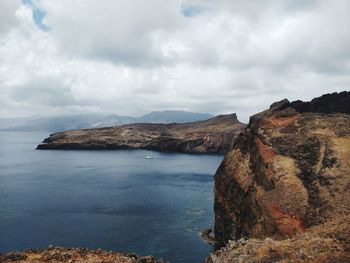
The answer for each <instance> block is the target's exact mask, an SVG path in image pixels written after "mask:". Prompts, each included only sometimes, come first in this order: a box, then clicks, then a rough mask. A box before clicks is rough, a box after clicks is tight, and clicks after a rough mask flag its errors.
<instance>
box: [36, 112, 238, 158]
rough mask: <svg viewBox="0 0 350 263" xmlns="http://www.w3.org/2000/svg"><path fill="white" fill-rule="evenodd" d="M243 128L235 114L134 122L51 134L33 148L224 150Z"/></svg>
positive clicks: (213, 151)
mask: <svg viewBox="0 0 350 263" xmlns="http://www.w3.org/2000/svg"><path fill="white" fill-rule="evenodd" d="M244 127H245V125H244V124H242V123H240V122H239V121H238V120H237V116H236V114H231V115H220V116H217V117H214V118H211V119H209V120H205V121H197V122H190V123H181V124H179V123H171V124H151V123H135V124H128V125H123V126H118V127H108V128H99V129H83V130H72V131H65V132H58V133H54V134H51V135H50V137H48V138H46V139H45V140H44V143H43V144H40V145H38V147H37V149H126V148H128V149H150V150H160V151H179V152H201V153H225V152H227V151H228V150H229V149H231V148H232V146H233V143H234V140H235V138H236V136H237V135H238V134H239V133H240V132H241V131H242V129H243V128H244Z"/></svg>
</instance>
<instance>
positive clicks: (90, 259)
mask: <svg viewBox="0 0 350 263" xmlns="http://www.w3.org/2000/svg"><path fill="white" fill-rule="evenodd" d="M0 262H3V263H54V262H55V263H67V262H75V263H96V262H106V263H107V262H113V263H163V262H164V261H163V260H157V259H155V258H154V257H151V256H146V257H138V256H136V255H135V254H126V253H118V252H108V251H103V250H100V249H99V250H89V249H86V248H62V247H49V248H47V249H45V250H34V249H32V250H27V251H24V252H12V253H7V254H3V255H1V254H0Z"/></svg>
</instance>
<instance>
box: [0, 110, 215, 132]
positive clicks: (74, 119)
mask: <svg viewBox="0 0 350 263" xmlns="http://www.w3.org/2000/svg"><path fill="white" fill-rule="evenodd" d="M212 117H213V115H210V114H207V113H194V112H187V111H172V110H167V111H154V112H151V113H149V114H145V115H143V116H141V117H131V116H120V115H103V114H81V115H69V116H52V117H23V118H0V130H12V131H49V132H54V131H66V130H75V129H84V128H101V127H109V126H120V125H123V124H130V123H172V122H176V123H185V122H193V121H200V120H207V119H210V118H212Z"/></svg>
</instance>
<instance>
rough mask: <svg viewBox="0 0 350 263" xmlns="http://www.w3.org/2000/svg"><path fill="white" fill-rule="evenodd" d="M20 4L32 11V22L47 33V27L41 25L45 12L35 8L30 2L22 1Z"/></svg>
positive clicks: (30, 0)
mask: <svg viewBox="0 0 350 263" xmlns="http://www.w3.org/2000/svg"><path fill="white" fill-rule="evenodd" d="M22 2H23V3H24V4H26V5H28V6H29V7H30V8H32V10H33V20H34V22H35V24H36V25H37V26H38V27H39V29H40V30H42V31H45V32H46V31H49V29H50V28H49V27H48V26H47V25H45V24H44V23H43V18H44V17H45V15H46V12H45V11H44V10H42V9H40V8H38V7H37V6H35V5H34V4H33V1H32V0H22Z"/></svg>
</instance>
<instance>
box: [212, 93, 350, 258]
mask: <svg viewBox="0 0 350 263" xmlns="http://www.w3.org/2000/svg"><path fill="white" fill-rule="evenodd" d="M349 106H350V92H342V93H333V94H327V95H324V96H322V97H320V98H316V99H314V100H312V101H311V102H301V101H296V102H289V101H288V100H283V101H281V102H278V103H274V104H272V105H271V107H270V109H268V110H266V111H264V112H261V113H259V114H256V115H254V116H252V117H251V119H250V123H249V125H248V127H247V129H246V130H245V131H244V133H242V134H241V135H240V136H239V137H238V138H237V140H236V142H235V146H234V148H233V149H232V150H230V151H229V152H228V153H227V154H226V156H225V159H224V161H223V162H222V164H221V165H220V167H219V169H218V170H217V172H216V175H215V204H214V210H215V229H214V232H215V239H216V242H217V246H218V247H222V246H225V245H226V244H227V242H228V241H229V240H239V239H241V238H249V240H246V241H244V242H243V243H239V242H231V243H230V244H229V245H228V246H227V247H225V248H222V249H221V250H219V251H217V252H216V253H214V254H212V255H211V256H210V257H209V258H208V262H212V263H213V262H278V261H282V260H283V259H293V258H295V260H296V261H298V260H300V261H308V260H309V261H310V262H328V261H329V262H330V261H332V262H334V261H335V262H346V260H349V259H350V223H349V222H350V221H349V219H350V216H349V215H350V108H349ZM266 238H267V239H266ZM288 238H290V239H288ZM244 255H245V256H244ZM243 257H245V258H243ZM240 258H241V259H240ZM247 259H249V260H248V261H244V260H247ZM239 260H243V261H239Z"/></svg>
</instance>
